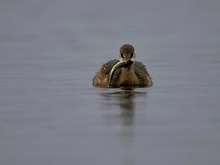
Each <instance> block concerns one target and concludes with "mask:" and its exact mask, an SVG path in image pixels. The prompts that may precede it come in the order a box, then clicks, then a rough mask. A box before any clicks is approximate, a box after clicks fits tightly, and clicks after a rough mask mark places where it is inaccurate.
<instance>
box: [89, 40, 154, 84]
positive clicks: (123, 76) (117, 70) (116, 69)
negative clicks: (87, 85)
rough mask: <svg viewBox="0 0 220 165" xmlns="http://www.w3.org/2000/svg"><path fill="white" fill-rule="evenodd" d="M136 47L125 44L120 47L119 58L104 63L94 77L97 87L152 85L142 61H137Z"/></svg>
mask: <svg viewBox="0 0 220 165" xmlns="http://www.w3.org/2000/svg"><path fill="white" fill-rule="evenodd" d="M135 57H136V55H135V52H134V47H133V46H132V45H129V44H125V45H123V46H122V47H121V48H120V55H119V60H116V59H115V60H111V61H108V62H106V63H105V64H103V65H102V67H101V69H100V70H98V72H97V73H96V75H95V76H94V78H93V85H94V86H96V87H102V88H105V87H115V88H117V87H150V86H152V85H153V81H152V78H151V76H150V74H149V73H148V71H147V69H146V67H145V65H144V64H142V63H141V62H137V61H135Z"/></svg>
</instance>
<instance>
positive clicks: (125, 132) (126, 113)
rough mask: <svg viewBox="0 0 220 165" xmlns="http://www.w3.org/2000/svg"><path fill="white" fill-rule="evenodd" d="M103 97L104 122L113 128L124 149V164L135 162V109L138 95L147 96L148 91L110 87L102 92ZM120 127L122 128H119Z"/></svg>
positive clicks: (128, 164) (131, 164) (129, 164)
mask: <svg viewBox="0 0 220 165" xmlns="http://www.w3.org/2000/svg"><path fill="white" fill-rule="evenodd" d="M100 95H101V96H102V98H103V100H102V107H103V108H102V109H103V110H106V113H104V114H103V119H104V124H105V125H106V126H107V127H109V126H110V127H111V128H113V131H114V133H116V134H115V135H116V136H117V138H118V140H119V143H120V145H121V147H122V150H123V151H126V152H127V154H125V155H124V156H123V157H122V160H123V165H133V164H135V157H134V153H133V151H134V141H135V110H136V109H137V106H138V105H137V103H136V101H137V97H138V96H140V97H143V96H144V97H146V96H147V92H140V91H137V90H136V89H133V88H122V89H110V90H108V91H106V92H102V93H101V94H100ZM118 128H120V129H118Z"/></svg>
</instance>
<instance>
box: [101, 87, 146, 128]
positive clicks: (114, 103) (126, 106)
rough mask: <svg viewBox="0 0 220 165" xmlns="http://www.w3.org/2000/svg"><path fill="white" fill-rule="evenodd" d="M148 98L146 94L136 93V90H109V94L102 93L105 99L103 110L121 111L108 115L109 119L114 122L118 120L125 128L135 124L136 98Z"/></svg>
mask: <svg viewBox="0 0 220 165" xmlns="http://www.w3.org/2000/svg"><path fill="white" fill-rule="evenodd" d="M143 95H144V96H146V95H147V93H146V92H140V91H136V90H135V89H134V88H120V89H118V88H117V89H113V90H108V92H103V93H101V96H102V97H103V99H104V100H103V102H102V105H103V107H104V108H103V109H109V108H111V107H113V108H111V109H114V110H115V109H119V110H120V113H114V114H112V113H110V114H109V113H108V117H107V118H108V119H110V121H112V120H111V119H113V120H114V122H115V119H117V121H118V119H119V120H120V123H121V124H122V125H124V126H126V125H133V124H134V114H135V109H136V104H135V100H136V99H135V98H136V97H137V96H143Z"/></svg>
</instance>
